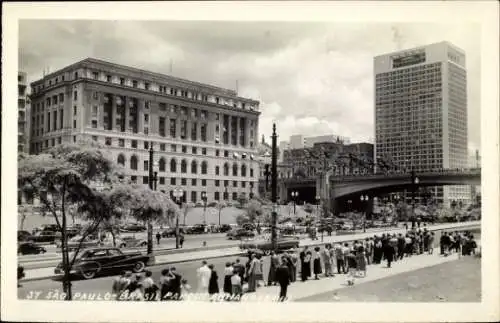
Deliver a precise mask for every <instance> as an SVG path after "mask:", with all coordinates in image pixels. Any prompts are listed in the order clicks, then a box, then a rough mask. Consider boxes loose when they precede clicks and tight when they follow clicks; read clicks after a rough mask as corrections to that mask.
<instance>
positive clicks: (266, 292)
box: [250, 249, 470, 301]
mask: <svg viewBox="0 0 500 323" xmlns="http://www.w3.org/2000/svg"><path fill="white" fill-rule="evenodd" d="M469 257H470V256H469ZM457 259H458V254H456V253H454V254H452V255H450V256H448V257H443V256H440V255H439V250H438V249H435V250H434V254H433V255H414V256H412V257H409V258H404V259H403V260H402V261H401V260H400V261H397V262H394V263H392V266H391V268H387V262H385V261H384V262H383V263H381V264H380V265H369V266H368V267H367V276H366V277H364V278H356V280H355V284H356V285H359V284H363V283H366V282H370V281H374V280H378V279H382V278H386V277H390V276H394V275H397V274H401V273H406V272H411V271H414V270H417V269H421V268H425V267H431V266H435V265H439V264H443V263H446V262H449V261H453V260H457ZM323 269H324V268H323ZM335 271H336V270H335ZM342 288H349V286H347V285H346V275H343V274H341V275H339V274H335V276H334V277H324V276H320V279H319V280H314V279H313V280H311V279H309V280H308V281H306V282H304V283H303V282H301V281H300V278H299V279H298V280H297V281H296V282H294V283H292V284H291V285H290V286H288V298H289V301H294V300H298V299H301V298H306V297H310V296H314V295H317V294H323V293H327V292H332V299H333V296H334V294H333V291H334V290H337V289H342ZM279 291H280V288H279V286H265V287H259V288H258V289H257V292H256V293H255V294H256V296H255V298H256V299H257V300H259V301H263V300H264V301H266V300H268V301H271V300H273V299H275V298H276V297H278V296H279ZM250 295H251V294H250Z"/></svg>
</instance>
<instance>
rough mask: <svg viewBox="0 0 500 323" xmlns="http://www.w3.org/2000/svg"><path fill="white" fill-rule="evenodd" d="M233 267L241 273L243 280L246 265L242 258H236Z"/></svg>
mask: <svg viewBox="0 0 500 323" xmlns="http://www.w3.org/2000/svg"><path fill="white" fill-rule="evenodd" d="M233 269H234V270H235V271H236V272H237V273H238V275H240V278H241V280H242V281H243V278H244V277H245V266H243V264H242V263H240V258H236V261H235V262H234V264H233Z"/></svg>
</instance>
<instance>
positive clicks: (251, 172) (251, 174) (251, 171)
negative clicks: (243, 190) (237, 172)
mask: <svg viewBox="0 0 500 323" xmlns="http://www.w3.org/2000/svg"><path fill="white" fill-rule="evenodd" d="M250 177H253V168H250Z"/></svg>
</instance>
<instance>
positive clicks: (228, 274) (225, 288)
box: [223, 262, 235, 297]
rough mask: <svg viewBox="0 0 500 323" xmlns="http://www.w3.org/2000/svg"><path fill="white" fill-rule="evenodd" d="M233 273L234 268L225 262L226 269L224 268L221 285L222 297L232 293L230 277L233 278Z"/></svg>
mask: <svg viewBox="0 0 500 323" xmlns="http://www.w3.org/2000/svg"><path fill="white" fill-rule="evenodd" d="M234 271H235V270H234V267H233V266H231V263H230V262H226V268H224V285H223V291H224V297H227V296H229V295H231V293H232V290H233V288H232V284H231V277H232V276H233V273H234Z"/></svg>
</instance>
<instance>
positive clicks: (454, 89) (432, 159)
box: [374, 42, 470, 205]
mask: <svg viewBox="0 0 500 323" xmlns="http://www.w3.org/2000/svg"><path fill="white" fill-rule="evenodd" d="M374 72H375V137H376V139H375V141H376V144H375V158H376V159H378V158H383V159H391V160H393V161H394V162H395V163H396V164H397V165H398V166H400V167H401V168H405V169H408V170H410V169H414V170H416V171H427V170H435V169H443V168H444V169H449V168H452V169H453V168H467V166H468V165H467V163H468V152H467V151H468V149H467V145H468V141H467V73H466V65H465V53H464V51H463V50H461V49H459V48H457V47H455V46H454V45H452V44H450V43H448V42H440V43H436V44H431V45H427V46H422V47H418V48H414V49H409V50H404V51H399V52H394V53H389V54H385V55H381V56H377V57H375V58H374ZM433 191H434V197H435V199H437V200H438V201H439V202H442V203H444V204H445V205H449V202H451V200H467V199H468V198H469V196H470V192H469V187H468V186H465V185H464V186H445V187H437V188H433Z"/></svg>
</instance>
